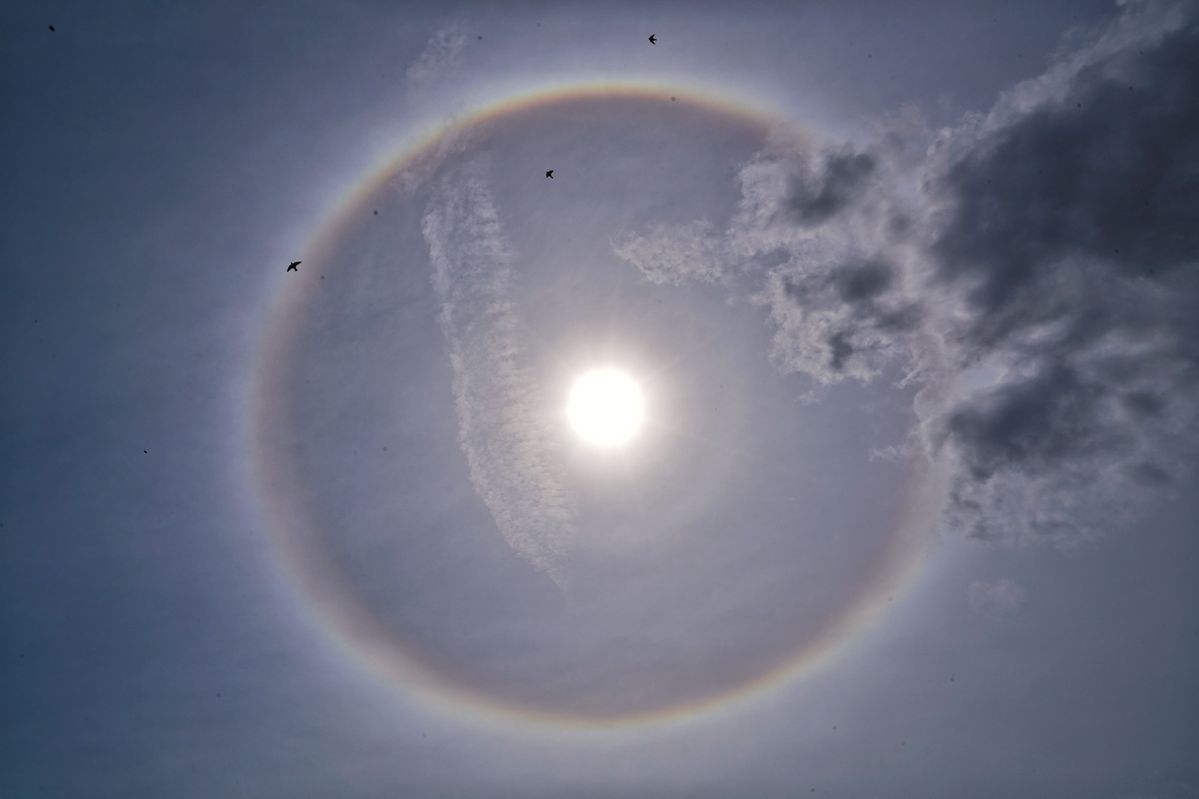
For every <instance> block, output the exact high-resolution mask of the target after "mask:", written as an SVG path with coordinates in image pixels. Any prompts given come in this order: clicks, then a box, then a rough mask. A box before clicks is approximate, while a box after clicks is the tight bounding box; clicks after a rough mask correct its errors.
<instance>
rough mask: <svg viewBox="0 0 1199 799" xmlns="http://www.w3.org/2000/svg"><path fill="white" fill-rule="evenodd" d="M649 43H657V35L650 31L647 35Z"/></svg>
mask: <svg viewBox="0 0 1199 799" xmlns="http://www.w3.org/2000/svg"><path fill="white" fill-rule="evenodd" d="M649 43H650V44H657V43H658V37H657V36H654V34H652V33H651V34H650V35H649Z"/></svg>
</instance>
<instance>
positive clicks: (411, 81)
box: [405, 23, 466, 94]
mask: <svg viewBox="0 0 1199 799" xmlns="http://www.w3.org/2000/svg"><path fill="white" fill-rule="evenodd" d="M465 46H466V33H465V32H464V31H463V29H462V26H461V25H459V24H457V23H454V24H450V25H447V26H446V27H444V28H442V29H441V30H439V31H437V32H436V33H434V34H433V36H432V37H430V39H429V42H428V44H426V45H425V49H424V51H422V52H421V54H420V56H419V57H418V58H417V59H416V61H415V62H414V63H413V64H412V66H410V67H408V71H407V73H406V74H405V81H406V82H407V84H408V90H409V91H410V92H413V93H415V94H421V93H424V92H426V91H428V90H429V89H430V88H431V87H432V86H433V85H434V84H435V83H436V82H437V81H439V80H441V79H442V78H444V77H445V76H446V75H447V74H449V73H450V72H452V71H453V69H454V68H455V67H456V65H457V63H458V60H459V59H460V57H461V55H462V50H463V48H464V47H465Z"/></svg>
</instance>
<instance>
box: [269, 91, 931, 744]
mask: <svg viewBox="0 0 1199 799" xmlns="http://www.w3.org/2000/svg"><path fill="white" fill-rule="evenodd" d="M588 98H590V99H597V100H598V99H605V98H611V99H614V100H616V99H646V98H652V99H657V100H661V99H666V100H667V101H668V102H669V100H670V99H675V100H676V101H677V102H680V103H686V104H691V105H693V106H699V107H701V108H704V109H708V110H711V111H713V112H716V113H719V114H726V115H731V116H734V117H738V118H740V119H742V120H746V121H752V122H754V123H755V124H760V125H762V126H763V128H768V127H769V126H771V125H772V124H776V120H778V118H779V117H778V115H777V114H774V113H771V112H770V111H767V110H764V109H762V108H760V107H757V106H753V107H751V106H747V105H744V104H742V103H739V102H737V101H734V100H731V99H729V98H727V97H724V96H718V95H713V94H711V93H706V92H696V91H691V90H683V89H679V88H677V87H670V86H663V85H657V84H652V83H644V82H629V83H611V82H588V83H573V84H569V85H558V86H553V87H549V88H543V89H539V90H536V91H532V92H524V93H519V94H516V95H514V96H509V97H507V98H505V99H502V100H499V101H497V102H492V103H487V104H484V105H482V106H481V107H480V108H478V110H476V111H474V112H473V113H471V114H469V115H468V116H465V117H464V118H462V119H461V120H460V121H458V122H457V123H455V124H453V125H451V126H449V127H447V128H443V129H440V130H434V131H427V132H424V133H421V134H418V135H415V136H413V137H412V138H411V139H410V140H409V141H407V142H406V143H404V144H403V145H402V146H401V147H400V148H399V150H398V152H396V153H395V154H393V155H390V156H389V157H387V158H386V159H384V161H383V162H382V163H380V164H378V165H377V166H376V167H375V168H373V169H370V170H369V171H368V172H367V174H365V175H364V176H363V177H362V178H361V179H360V180H358V181H357V182H356V183H355V184H354V186H353V187H352V189H351V190H350V191H349V192H348V194H347V195H346V196H343V197H341V198H338V199H337V200H336V201H335V202H334V203H333V205H332V208H333V210H332V212H331V213H330V214H329V215H328V218H327V220H326V222H325V223H324V224H323V225H322V227H321V229H320V230H319V231H318V232H317V233H316V235H315V237H314V239H313V241H312V243H311V244H310V246H308V247H307V248H305V249H304V252H305V254H306V256H307V258H308V259H310V260H313V261H319V260H321V258H322V256H323V255H324V254H326V253H328V252H329V251H330V250H331V248H332V247H333V246H334V244H335V243H336V242H337V241H338V240H339V239H340V237H341V236H342V234H343V231H344V228H345V226H346V223H347V221H348V220H350V219H360V218H362V216H363V215H364V214H369V211H368V210H365V204H366V202H367V200H368V199H370V198H371V197H373V196H374V195H375V194H376V192H378V191H380V190H381V189H382V188H383V187H384V186H385V185H386V184H387V183H388V181H389V180H391V179H392V178H393V177H394V176H396V175H398V174H401V173H403V172H404V171H405V170H406V169H408V168H410V167H411V166H412V165H413V164H417V163H420V162H421V161H422V160H423V159H427V158H429V157H431V156H432V155H433V154H435V152H436V150H437V148H438V146H439V144H440V143H441V142H443V141H446V140H447V138H448V137H451V136H454V135H456V134H459V133H462V132H465V131H468V130H470V129H471V128H474V127H475V126H478V125H481V124H484V123H486V122H488V121H490V120H494V119H498V118H500V117H503V116H506V115H509V114H515V113H520V112H522V111H526V110H531V109H535V108H537V107H539V106H549V105H552V104H554V103H559V102H569V101H576V100H580V99H588ZM285 285H286V288H287V289H288V290H286V291H284V286H285ZM314 285H315V284H314V283H311V282H310V283H308V284H307V286H308V289H307V290H303V289H301V290H298V291H297V290H295V289H296V286H295V284H294V283H292V284H290V285H288V284H286V283H285V281H280V282H279V283H278V284H277V285H276V291H277V298H276V300H275V303H274V307H273V308H272V311H271V313H270V316H269V318H268V321H267V324H266V327H265V331H264V334H263V339H262V342H261V344H260V347H259V350H258V353H257V356H256V360H255V362H254V366H253V373H252V375H251V379H250V392H251V397H250V402H249V403H248V406H247V407H248V408H249V409H250V414H249V418H248V420H247V421H248V429H247V435H248V439H249V441H250V443H251V451H252V469H253V481H254V485H255V493H256V496H257V498H258V500H259V503H260V507H261V508H262V509H263V511H264V512H265V514H266V516H267V522H268V523H267V528H268V530H269V531H270V536H269V537H270V542H271V544H272V548H273V552H274V553H275V554H276V555H277V556H278V558H279V562H280V564H281V566H282V570H283V572H284V574H285V575H286V577H287V582H288V584H289V585H290V586H292V587H293V588H294V589H295V590H296V592H297V593H298V594H299V597H300V598H301V599H302V600H303V603H304V606H305V608H306V609H307V610H308V611H310V612H311V613H312V614H313V615H314V616H315V618H316V620H317V621H318V622H319V626H320V627H321V628H322V629H323V630H325V631H326V632H328V633H329V634H330V638H331V640H332V641H334V642H336V643H337V644H338V645H339V646H340V647H341V648H342V649H343V650H344V652H345V653H346V654H348V655H350V656H351V657H352V658H353V659H355V660H357V661H359V662H362V663H365V664H366V665H367V666H368V667H369V670H370V671H372V672H374V673H375V674H379V675H383V676H385V677H387V678H389V682H391V683H392V684H394V685H396V686H398V687H399V689H400V690H401V692H402V695H403V696H404V697H405V698H407V699H411V700H415V701H416V702H417V703H418V704H419V705H420V706H422V707H424V708H427V709H429V710H432V711H434V712H449V713H450V714H452V715H455V716H458V717H461V718H464V719H466V720H469V721H471V722H473V723H484V724H487V723H492V722H494V723H499V724H503V725H505V726H506V727H507V728H508V729H511V727H512V725H513V724H514V723H516V724H520V725H524V727H525V729H527V730H530V731H532V730H538V729H551V730H554V731H560V730H562V729H563V728H567V729H581V730H611V729H623V728H626V727H629V726H635V725H662V724H677V723H684V722H686V721H688V720H692V719H696V718H700V717H703V716H705V715H707V714H710V713H714V712H717V711H722V710H725V709H728V708H731V707H733V706H742V705H743V704H745V703H747V702H748V701H749V700H751V699H761V698H764V697H767V696H769V695H770V692H771V691H772V690H774V689H778V688H780V687H781V686H785V685H789V684H791V683H792V682H793V681H794V680H796V679H798V678H799V677H801V676H803V675H806V674H810V673H812V672H813V671H815V670H817V669H819V668H821V667H822V666H825V665H827V664H829V663H831V662H832V661H833V660H834V659H835V658H836V657H837V656H838V655H839V654H841V653H842V652H843V651H844V650H845V648H846V646H847V645H848V644H849V643H850V642H852V641H853V640H855V639H856V638H857V637H858V636H859V635H860V634H861V633H862V632H863V631H864V630H866V629H867V628H869V627H870V626H871V625H872V623H874V622H876V621H877V620H878V619H879V618H880V616H881V615H882V613H883V611H884V610H885V609H886V608H887V607H888V605H889V599H890V598H892V597H894V596H895V595H897V594H899V593H900V592H901V591H903V590H904V588H906V587H907V586H909V585H910V584H911V583H912V581H913V578H914V576H915V575H916V573H917V571H918V566H919V564H920V563H921V562H922V561H923V554H924V551H925V547H924V544H925V541H926V531H927V529H928V520H929V519H930V518H931V516H932V514H933V511H934V509H935V505H936V503H937V502H938V501H939V498H940V496H941V486H942V482H943V481H942V480H941V479H940V477H939V475H938V474H936V473H934V472H932V471H930V472H927V473H925V474H923V475H921V476H919V477H918V478H916V479H915V481H914V482H915V484H916V485H915V486H914V488H913V489H912V491H911V492H910V498H909V503H908V511H907V513H906V515H905V517H904V518H902V519H899V520H897V523H896V525H895V529H894V533H893V535H892V536H891V538H890V540H889V545H888V551H887V552H886V553H885V555H884V556H883V557H881V558H880V559H879V561H878V565H877V566H876V568H875V569H874V571H873V573H871V574H870V575H869V576H868V578H867V579H865V580H863V583H862V585H861V587H860V590H859V591H858V593H857V595H856V598H855V600H854V601H853V602H851V603H849V604H848V606H846V607H845V608H843V609H842V611H841V612H840V613H839V614H838V616H837V617H836V618H834V619H832V620H830V621H829V623H828V624H827V625H826V628H825V629H824V630H823V631H822V632H821V634H819V635H818V636H816V637H814V638H812V639H809V640H807V641H805V642H804V643H803V644H802V645H801V646H799V647H798V648H797V649H796V650H795V651H794V652H792V653H791V655H790V657H788V658H787V659H786V660H785V661H784V662H782V663H781V664H780V665H778V666H777V667H775V668H771V669H770V670H768V671H766V672H765V673H762V674H759V675H757V676H756V677H754V678H753V679H750V680H748V681H746V682H744V683H743V684H741V685H737V686H734V687H733V688H731V689H729V690H726V691H723V692H721V693H718V694H714V695H712V696H708V697H705V698H703V699H702V700H699V701H694V702H689V703H686V704H680V705H677V706H673V707H669V708H666V709H663V710H656V711H652V712H645V713H634V714H627V715H621V716H614V717H613V716H605V717H591V716H580V715H572V714H566V713H561V714H559V713H553V712H547V711H544V710H542V709H539V708H530V707H526V706H521V705H515V704H512V703H511V702H508V701H505V700H500V699H497V698H495V697H492V696H488V695H485V694H483V693H480V692H479V691H477V690H474V689H469V688H466V687H463V686H461V685H459V684H456V683H455V682H453V681H452V680H451V679H449V678H447V677H446V676H445V675H442V674H440V673H438V671H437V670H436V669H435V668H433V667H432V666H431V665H430V664H429V663H428V662H426V660H425V659H423V658H422V657H421V655H420V653H419V652H416V651H413V650H412V649H411V648H406V647H405V646H404V644H403V642H398V641H396V640H394V636H392V635H391V634H389V633H387V632H385V631H384V629H383V627H382V625H381V624H380V623H379V622H378V621H377V620H375V619H372V618H369V617H367V616H365V615H364V614H363V613H362V612H360V611H359V610H358V609H357V608H356V607H355V606H354V603H352V602H350V601H348V600H347V599H346V598H345V596H344V595H343V594H342V592H341V591H339V589H338V587H337V584H336V583H337V580H336V577H334V576H332V575H330V574H329V573H328V568H327V564H326V563H324V562H323V560H322V558H321V557H320V555H319V554H318V553H316V552H315V551H313V548H312V547H309V546H307V545H306V541H308V540H309V539H310V538H311V537H312V536H311V532H310V531H311V524H312V523H311V521H310V520H309V519H308V518H307V514H306V513H305V511H304V508H305V498H304V496H303V495H302V493H301V491H300V490H299V489H298V488H297V487H296V485H297V483H296V482H295V481H293V480H290V479H289V475H288V468H287V465H286V464H285V463H281V462H280V459H278V458H275V457H273V452H272V448H271V447H270V446H268V445H267V443H266V442H267V439H268V438H269V436H267V431H268V430H269V427H270V424H271V423H272V420H273V419H275V418H277V417H279V416H283V417H286V415H287V414H286V413H283V414H280V410H281V405H282V404H283V403H285V402H286V397H285V395H284V394H283V393H282V392H278V391H275V389H276V387H277V386H278V385H279V384H280V382H281V380H282V377H283V371H284V370H283V367H282V366H281V364H286V363H287V362H288V359H289V356H290V354H291V345H292V342H293V340H294V339H295V331H296V328H297V325H298V324H299V322H300V320H301V319H302V318H303V311H304V308H305V307H306V304H307V302H308V301H309V299H310V297H311V293H312V290H313V289H312V287H313V286H314ZM283 409H284V410H285V407H284V408H283Z"/></svg>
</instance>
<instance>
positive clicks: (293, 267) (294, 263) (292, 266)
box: [285, 261, 304, 272]
mask: <svg viewBox="0 0 1199 799" xmlns="http://www.w3.org/2000/svg"><path fill="white" fill-rule="evenodd" d="M302 263H304V262H303V261H292V262H291V263H290V264H288V265H287V269H286V270H285V271H287V272H299V271H300V270H299V269H296V267H297V266H299V265H300V264H302Z"/></svg>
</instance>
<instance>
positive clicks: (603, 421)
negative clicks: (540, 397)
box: [566, 369, 645, 447]
mask: <svg viewBox="0 0 1199 799" xmlns="http://www.w3.org/2000/svg"><path fill="white" fill-rule="evenodd" d="M566 417H567V418H568V419H569V420H570V426H571V427H572V428H574V431H575V433H576V434H577V435H578V436H579V438H581V439H583V441H585V442H587V443H588V444H591V445H593V446H596V447H619V446H620V445H622V444H627V443H628V442H629V441H630V440H631V439H632V438H633V436H635V435H636V434H637V431H638V430H639V429H640V428H641V422H642V421H643V420H644V419H645V400H644V399H643V397H642V396H641V386H639V385H637V381H636V380H634V379H633V378H631V377H629V376H628V375H627V374H625V373H624V372H622V371H620V370H619V369H593V370H591V371H590V372H586V373H585V374H583V375H581V376H579V378H578V379H576V380H575V382H574V385H573V386H572V387H571V389H570V399H569V400H567V403H566Z"/></svg>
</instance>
